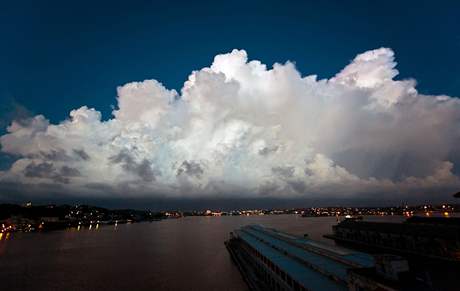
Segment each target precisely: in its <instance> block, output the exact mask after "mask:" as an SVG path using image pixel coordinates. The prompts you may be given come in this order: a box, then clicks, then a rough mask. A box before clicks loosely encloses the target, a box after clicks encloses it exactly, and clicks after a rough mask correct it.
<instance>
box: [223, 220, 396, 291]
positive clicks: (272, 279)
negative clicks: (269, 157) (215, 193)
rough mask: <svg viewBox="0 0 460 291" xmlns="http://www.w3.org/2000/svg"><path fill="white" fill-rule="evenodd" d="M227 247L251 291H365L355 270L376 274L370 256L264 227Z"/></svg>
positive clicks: (249, 229)
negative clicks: (359, 285)
mask: <svg viewBox="0 0 460 291" xmlns="http://www.w3.org/2000/svg"><path fill="white" fill-rule="evenodd" d="M226 246H227V248H228V250H229V252H230V254H231V256H232V258H233V259H234V261H235V263H236V265H237V266H238V268H239V270H240V272H241V273H242V275H243V277H244V279H245V281H246V282H247V284H248V286H249V287H250V289H251V290H364V289H359V288H358V286H357V285H356V284H359V282H358V281H361V282H362V280H358V281H356V280H355V281H350V279H353V278H354V279H356V278H358V277H357V276H356V273H353V270H370V271H373V270H375V268H374V267H375V260H374V258H373V257H372V256H370V255H368V254H365V253H361V252H356V251H351V250H347V249H344V248H339V247H335V246H330V245H326V244H323V243H320V242H317V241H313V240H310V239H307V238H303V237H297V236H293V235H290V234H287V233H284V232H280V231H278V230H275V229H271V228H266V227H263V226H260V225H249V226H245V227H242V228H240V229H238V230H235V231H234V232H232V233H231V234H230V239H229V240H228V241H227V242H226ZM361 277H362V276H361ZM373 282H374V283H375V284H374V286H378V284H379V283H378V282H376V281H375V280H374V281H373ZM380 287H381V289H379V290H399V288H391V286H387V285H385V284H383V285H382V286H380ZM366 290H372V289H366Z"/></svg>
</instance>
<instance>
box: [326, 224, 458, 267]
mask: <svg viewBox="0 0 460 291" xmlns="http://www.w3.org/2000/svg"><path fill="white" fill-rule="evenodd" d="M332 229H333V234H332V235H327V236H326V237H328V238H331V239H334V240H335V241H336V242H338V243H343V244H345V245H350V246H358V247H362V248H368V249H369V250H378V251H380V252H385V253H393V254H397V255H402V256H405V257H409V258H421V259H424V260H426V259H436V260H444V261H454V262H457V263H458V262H460V218H454V217H451V218H444V217H417V216H414V217H411V218H409V219H407V220H406V221H405V222H403V223H390V222H371V221H361V220H354V219H346V220H344V221H342V222H341V223H339V224H338V225H336V226H333V227H332Z"/></svg>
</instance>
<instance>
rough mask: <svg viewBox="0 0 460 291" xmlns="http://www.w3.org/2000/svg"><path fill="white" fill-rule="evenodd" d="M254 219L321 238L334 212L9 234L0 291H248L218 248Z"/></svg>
mask: <svg viewBox="0 0 460 291" xmlns="http://www.w3.org/2000/svg"><path fill="white" fill-rule="evenodd" d="M251 223H260V224H263V225H265V226H269V227H274V228H277V229H280V230H283V231H286V232H289V233H292V234H298V235H303V234H305V233H308V234H309V236H310V237H311V238H312V239H317V240H322V241H324V242H327V243H330V244H332V243H333V242H332V241H330V240H328V239H324V238H323V237H322V235H323V234H325V233H330V232H331V226H332V225H334V224H336V219H335V218H334V217H320V218H302V217H300V216H298V215H270V216H249V217H246V216H223V217H185V218H181V219H170V220H163V221H158V222H151V223H149V222H144V223H136V224H123V225H118V226H116V227H115V226H102V227H98V228H97V229H96V228H95V227H94V226H93V227H92V229H91V230H89V229H88V228H86V229H83V228H82V229H80V230H76V229H71V230H62V231H55V232H49V233H14V234H10V235H9V237H8V239H6V238H5V235H4V237H3V239H1V241H0V290H246V289H247V288H246V286H245V283H244V281H243V280H242V278H241V276H240V274H239V273H238V270H237V269H236V267H235V266H234V265H233V264H232V261H231V259H230V256H229V254H228V252H227V250H226V248H225V246H224V241H225V240H226V239H227V238H228V234H229V232H230V231H232V230H234V229H235V228H238V227H240V226H242V225H246V224H251Z"/></svg>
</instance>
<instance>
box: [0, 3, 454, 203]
mask: <svg viewBox="0 0 460 291" xmlns="http://www.w3.org/2000/svg"><path fill="white" fill-rule="evenodd" d="M459 11H460V3H458V2H456V1H384V2H372V1H350V2H349V3H345V1H321V3H319V1H225V2H223V1H209V2H206V1H183V2H181V1H175V2H174V1H129V2H128V1H72V2H69V1H9V2H8V3H2V6H1V9H0V32H1V36H2V42H1V43H2V45H1V46H0V65H1V66H0V104H1V105H0V126H1V131H0V134H1V135H2V138H1V140H0V144H1V149H2V153H0V169H1V170H3V172H0V190H1V191H0V192H1V193H0V202H2V199H3V200H4V201H21V200H23V199H38V200H46V201H48V200H54V201H64V202H65V201H67V200H72V201H74V200H78V199H87V200H90V201H96V202H97V203H99V204H104V203H106V204H110V203H112V201H113V200H117V199H118V200H120V201H123V203H129V202H126V201H132V200H131V198H133V199H137V200H136V201H137V202H132V203H134V204H136V206H139V205H143V204H142V203H144V202H145V203H147V204H149V203H150V204H155V203H157V202H156V201H159V200H161V201H163V202H161V203H163V204H161V205H163V206H164V205H166V206H167V205H168V201H170V200H171V201H173V200H174V201H176V202H174V203H177V201H180V204H181V205H182V206H183V207H186V205H193V207H196V205H199V202H197V201H201V200H207V201H213V202H212V205H219V201H222V202H221V203H222V204H223V205H229V204H228V203H233V202H228V201H233V200H238V201H240V200H241V199H242V201H244V199H249V198H250V199H251V203H252V204H251V205H253V204H254V201H257V200H260V201H262V200H266V201H268V200H269V201H271V202H270V203H271V204H274V205H276V204H277V203H284V204H286V203H287V202H286V201H308V203H310V204H315V201H316V202H318V203H319V201H321V203H326V202H327V201H336V202H337V201H341V202H343V201H347V202H343V203H351V202H350V201H352V202H356V203H365V201H374V200H375V197H376V195H384V197H387V198H388V199H387V200H388V201H390V202H391V203H393V202H394V203H399V202H401V201H400V200H401V199H405V200H413V201H426V200H430V199H431V200H440V199H444V198H445V197H447V196H445V195H444V196H442V198H440V196H439V195H440V194H439V193H450V192H449V191H453V190H454V189H456V188H457V187H458V186H459V185H460V183H459V181H458V174H459V172H460V171H459V166H458V164H459V163H460V152H459V150H458V149H456V147H457V146H456V145H458V142H459V141H460V139H459V137H460V127H459V126H460V103H459V102H458V99H457V97H458V96H460V57H459V52H460V30H459V29H458V28H459V27H460V17H459ZM379 48H385V49H381V50H379V51H373V52H372V50H375V49H379ZM233 49H238V50H240V51H234V52H233V53H231V52H232V50H233ZM242 50H244V51H242ZM365 52H369V53H367V54H366V55H364V56H363V57H362V59H365V61H360V59H359V58H356V59H355V57H356V56H357V55H359V54H362V53H365ZM230 53H231V54H230ZM393 53H394V56H393ZM226 54H227V55H226ZM217 55H223V56H224V57H222V58H221V59H222V60H223V61H222V62H221V64H217V63H216V59H214V57H215V56H217ZM374 58H375V60H374ZM369 59H372V60H370V61H369ZM213 60H214V61H213ZM252 60H258V61H260V63H261V64H266V70H267V71H266V72H268V71H269V70H271V69H272V68H273V64H274V63H279V64H281V66H284V67H283V68H278V69H279V72H278V73H276V72H275V73H274V75H273V76H268V75H269V74H268V73H267V74H265V75H263V74H264V73H260V74H262V75H258V76H259V77H258V78H260V79H257V80H256V79H251V78H252V77H251V78H249V77H247V76H246V75H245V74H246V73H247V74H248V76H249V75H251V74H256V75H257V74H259V72H260V71H261V70H262V71H263V69H262V67H257V68H254V66H252V67H250V66H249V65H247V64H248V63H246V65H247V70H252V71H251V72H249V73H248V72H246V69H244V70H243V69H241V70H240V69H234V67H235V66H236V65H235V64H237V63H238V64H239V62H243V63H245V62H246V61H247V62H250V61H252ZM288 61H289V62H288ZM213 62H214V65H213V66H214V67H211V64H213ZM286 62H288V63H286ZM364 62H367V63H364ZM394 62H396V63H397V66H396V64H394ZM350 63H352V64H351V65H350V66H349V67H347V68H349V69H348V70H344V71H342V70H343V69H344V68H345V67H346V66H347V65H349V64H350ZM353 64H354V65H356V66H355V67H353ZM395 66H396V67H395ZM205 67H210V68H211V70H212V71H213V73H212V74H211V75H210V76H208V75H207V73H209V72H204V73H202V74H201V75H200V74H198V75H196V76H195V77H196V78H195V79H196V80H195V79H194V80H193V82H194V83H193V82H191V83H193V84H192V85H190V84H191V83H190V84H189V86H191V87H192V88H191V89H190V88H189V89H187V88H185V87H184V82H185V81H187V80H189V75H190V74H192V72H193V71H199V70H201V69H203V68H205ZM275 67H276V66H275ZM395 69H397V70H398V71H399V74H397V73H394V72H395V71H394V70H395ZM204 71H206V70H204ZM341 71H342V73H343V74H342V75H341V76H339V75H338V74H339V73H340V72H341ZM235 72H236V73H235ZM245 72H246V73H245ZM270 72H273V71H270ZM219 74H221V75H222V76H224V77H222V78H223V79H222V78H221V77H219V76H220V75H219ZM235 74H236V75H235ZM296 74H299V76H296ZM309 75H317V77H316V79H315V81H312V82H313V83H311V84H310V83H308V84H309V85H308V84H306V83H307V81H301V80H304V79H301V78H304V77H306V76H309ZM251 76H252V75H251ZM280 76H281V77H280ZM334 76H335V78H334ZM356 76H358V77H356ZM369 76H371V77H369ZM219 78H220V79H219ZM360 78H361V79H360ZM152 79H154V80H157V81H158V82H159V83H157V82H156V81H155V82H154V83H148V82H147V83H146V82H144V83H137V85H133V86H131V87H130V86H129V85H126V86H125V87H119V86H123V85H125V84H127V83H130V82H143V81H144V80H152ZM322 79H328V80H329V81H324V82H322V81H321V80H322ZM352 79H353V80H352ZM350 80H351V81H350ZM376 80H377V81H376ZM399 81H401V82H399ZM232 82H233V83H232ZM302 82H304V83H305V84H304V83H302ZM308 82H310V81H308ZM160 83H161V84H162V86H161V85H160ZM200 84H201V85H200ZM232 84H233V85H232ZM251 84H261V85H260V87H257V86H259V85H254V88H252V87H251V88H249V87H250V86H252V85H251ZM270 84H279V86H271V85H270ZM163 86H164V87H163ZM194 86H195V87H196V88H195V89H194V88H193V87H194ZM232 86H236V87H235V88H236V89H235V88H233V87H232ZM347 86H348V87H347ZM183 87H184V88H185V89H184V88H183ZM117 88H119V89H118V91H117ZM123 88H124V89H123ZM415 89H416V91H415ZM169 90H175V91H169ZM187 90H188V91H187ZM184 92H185V93H184ZM414 92H415V93H414ZM159 95H161V96H163V97H164V98H166V99H168V100H167V101H165V102H166V103H164V102H163V101H161V102H160V101H158V102H156V101H155V102H154V101H151V100H153V99H155V98H157V97H158V96H159ZM393 95H394V97H391V98H390V97H388V98H387V97H386V96H393ZM236 96H237V97H236ZM280 96H287V97H286V98H287V99H286V100H288V101H279V102H278V101H276V100H281V99H282V98H284V97H282V98H281V97H280ZM299 96H300V97H299ZM302 96H303V97H302ZM331 96H332V97H331ZM382 96H385V97H382ZM414 96H415V97H414ZM163 97H158V98H160V99H161V98H163ZM117 98H118V99H117ZM149 98H150V99H149ZM151 98H153V99H151ZM231 98H234V99H233V101H227V100H229V99H231ZM251 98H253V99H254V100H253V99H251ZM256 98H260V100H256ZM277 98H278V99H277ZM280 98H281V99H280ZM302 98H303V99H302ZM342 98H345V99H346V100H350V101H341V100H342ZM385 98H386V99H385ZM446 98H447V99H448V100H445V99H446ZM140 99H142V100H143V101H138V100H140ZM166 99H165V100H166ZM307 99H308V100H309V101H305V100H307ZM383 99H384V100H383ZM149 100H150V101H149ZM155 100H157V99H155ZM190 100H194V101H193V102H191V101H190ZM209 100H219V101H209ZM248 100H249V101H248ZM266 100H272V101H273V102H272V101H270V102H268V101H267V104H265V103H263V102H265V101H266ZM282 100H284V99H282ZM298 100H300V101H298ZM302 100H304V101H302ZM318 100H323V101H321V102H319V101H318ZM375 100H377V101H375ZM382 100H383V101H382ZM414 100H415V101H414ZM253 101H254V102H253ZM152 102H153V103H152ZM162 102H163V103H162ZM194 102H195V103H194ZM251 102H253V103H251ZM208 103H209V104H210V105H209V104H208ZM133 104H134V105H133ZM136 104H138V105H136ZM257 104H258V105H257ZM376 104H377V105H376ZM382 104H383V105H382ZM401 104H402V105H401ZM208 105H209V106H210V107H206V106H208ZM259 105H260V106H259ZM82 106H86V107H85V108H86V109H85V110H82V111H78V112H76V113H75V114H74V115H73V116H72V117H69V112H71V111H72V110H76V109H78V108H80V107H82ZM264 106H265V107H264ZM378 106H381V108H380V107H378ZM211 107H212V108H213V109H212V110H211V109H209V108H211ZM377 107H378V108H377ZM91 108H94V109H95V110H97V111H99V112H100V115H98V114H95V115H93V113H94V112H93V111H91V110H90V109H91ZM145 108H150V109H151V110H149V111H148V112H147V111H146V113H145V114H143V113H142V112H143V110H144V109H145ZM158 108H160V109H161V110H160V109H158ZM196 108H199V109H196ZM203 108H205V109H203ZM206 108H208V109H206ZM216 108H217V109H216ZM294 108H305V109H304V110H303V109H302V110H295V109H294ZM363 108H364V109H363ZM369 108H371V109H369ZM145 110H146V109H145ZM197 110H198V111H197ZM363 110H373V111H372V112H371V113H369V112H367V113H362V111H363ZM116 111H118V115H117V114H116V113H114V114H113V112H116ZM211 111H212V112H211ZM165 112H166V113H165ZM210 112H211V113H210ZM291 113H292V116H293V118H295V120H290V119H289V118H288V117H283V116H290V115H291ZM270 114H271V115H270ZM273 114H275V115H277V116H278V115H279V116H281V117H276V118H273V117H271V116H272V115H273ZM36 115H42V116H43V119H40V120H38V119H36V118H35V119H34V116H36ZM79 116H84V118H83V119H82V118H80V117H79ZM352 116H353V117H352ZM45 120H48V121H45ZM71 120H73V121H75V122H80V124H79V125H75V124H74V127H72V126H67V125H65V124H66V122H67V123H71ZM110 120H112V122H110ZM13 121H16V125H17V126H16V127H14V128H13V129H11V128H10V130H9V134H7V127H8V126H9V125H11V123H12V122H13ZM104 121H108V122H104ZM342 121H343V125H342ZM313 123H315V124H314V125H313ZM317 123H318V124H320V125H318V124H317ZM59 124H61V125H64V127H65V128H63V127H60V128H59V129H51V130H50V128H51V127H53V126H57V125H59ZM203 124H204V125H203ZM337 124H340V126H336V125H337ZM66 126H67V127H66ZM277 126H278V127H277ZM260 128H263V129H260ZM274 128H279V129H277V130H276V133H275V130H274ZM172 136H173V137H172ZM299 136H306V138H299ZM307 137H311V138H307ZM204 140H207V141H209V143H206V144H205V143H203V141H204ZM198 141H200V142H201V143H199V142H198ZM357 141H360V142H357ZM48 142H49V144H47V143H48ZM211 143H212V144H211ZM26 145H28V146H26ZM254 148H257V149H255V150H254ZM252 150H254V152H255V153H254V154H250V153H251V151H252ZM202 151H206V152H207V154H204V153H202ZM283 151H285V152H283ZM96 156H97V159H98V160H97V161H96ZM278 156H279V157H278ZM99 159H100V160H99ZM18 161H19V162H18ZM89 164H91V165H89ZM102 164H104V165H105V168H104V166H102ZM250 165H253V167H254V168H255V169H257V171H255V170H254V169H250V168H251V167H250ZM254 165H255V166H254ZM370 165H371V166H370ZM246 169H247V170H246ZM253 170H254V171H253ZM211 173H212V174H211ZM128 176H129V178H127V177H128ZM88 177H94V180H92V179H89V180H90V181H88ZM120 177H121V178H120ZM125 177H126V180H124V179H125ZM85 180H86V182H85V183H83V182H82V181H85ZM121 180H122V181H121ZM139 181H140V182H139ZM325 181H326V182H325ZM331 181H332V182H331ZM390 184H391V185H390ZM395 192H396V193H399V194H397V195H394V194H391V193H395ZM234 193H237V194H234ZM398 195H399V196H398ZM400 197H403V198H400ZM334 199H335V200H334ZM149 201H150V202H149ZM165 201H166V202H165ZM190 201H192V202H190ZM216 201H217V202H216ZM273 201H275V202H273ZM276 201H283V202H276ZM324 201H326V202H324ZM174 203H173V204H172V205H174ZM188 203H190V204H188ZM240 204H244V203H239V204H238V205H240ZM256 204H257V203H256ZM184 205H185V206H184Z"/></svg>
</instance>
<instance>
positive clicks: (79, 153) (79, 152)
mask: <svg viewBox="0 0 460 291" xmlns="http://www.w3.org/2000/svg"><path fill="white" fill-rule="evenodd" d="M73 153H74V154H75V155H77V156H78V157H79V158H80V159H82V160H84V161H89V160H90V159H91V157H90V156H89V155H88V154H87V153H86V152H85V150H78V149H73Z"/></svg>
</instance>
